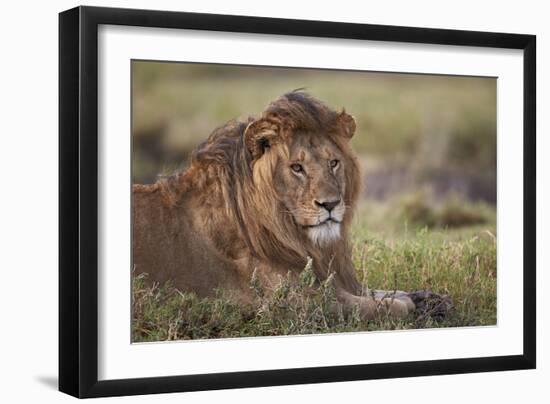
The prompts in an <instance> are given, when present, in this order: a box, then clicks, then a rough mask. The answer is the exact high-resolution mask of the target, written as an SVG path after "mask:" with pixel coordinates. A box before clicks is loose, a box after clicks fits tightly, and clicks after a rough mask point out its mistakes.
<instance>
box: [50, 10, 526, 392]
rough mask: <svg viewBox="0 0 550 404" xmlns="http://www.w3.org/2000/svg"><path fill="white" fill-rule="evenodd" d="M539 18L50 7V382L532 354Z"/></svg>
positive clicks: (180, 378)
mask: <svg viewBox="0 0 550 404" xmlns="http://www.w3.org/2000/svg"><path fill="white" fill-rule="evenodd" d="M535 55H536V39H535V36H532V35H522V34H505V33H489V32H471V31H456V30H444V29H426V28H411V27H396V26H380V25H366V24H349V23H339V22H326V21H307V20H285V19H275V18H263V17H262V18H260V17H245V16H227V15H213V14H196V13H181V12H166V11H152V10H129V9H128V10H126V9H109V8H95V7H78V8H74V9H71V10H68V11H65V12H63V13H61V14H60V16H59V83H60V84H59V98H60V103H59V147H60V161H59V167H60V173H59V178H60V195H59V204H60V206H59V209H60V223H59V227H60V229H59V230H60V240H59V245H60V251H59V260H60V264H59V389H60V390H61V391H63V392H65V393H68V394H70V395H73V396H76V397H82V398H83V397H101V396H115V395H132V394H149V393H163V392H183V391H195V390H210V389H226V388H239V387H256V386H273V385H285V384H299V383H323V382H333V381H347V380H361V379H379V378H394V377H409V376H425V375H440V374H456V373H467V372H487V371H499V370H515V369H518V370H519V369H533V368H535V363H536V359H535V358H536V342H535V334H536V332H535V300H536V299H535V118H536V117H535V99H536V96H535V94H536V92H535V90H536V86H535V66H536V63H535V57H536V56H535Z"/></svg>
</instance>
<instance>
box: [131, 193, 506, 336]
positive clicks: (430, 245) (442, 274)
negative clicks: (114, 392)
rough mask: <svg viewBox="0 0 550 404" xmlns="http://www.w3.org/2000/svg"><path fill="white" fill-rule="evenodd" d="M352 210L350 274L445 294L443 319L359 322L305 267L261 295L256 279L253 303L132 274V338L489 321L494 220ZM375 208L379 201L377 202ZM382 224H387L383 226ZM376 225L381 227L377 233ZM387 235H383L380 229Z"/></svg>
mask: <svg viewBox="0 0 550 404" xmlns="http://www.w3.org/2000/svg"><path fill="white" fill-rule="evenodd" d="M374 205H375V204H374V203H371V204H364V205H363V206H361V208H360V210H359V215H358V220H356V223H355V226H354V229H353V257H354V264H355V268H356V269H357V276H358V277H359V279H360V280H361V281H362V282H363V284H365V285H367V286H368V287H370V288H373V289H387V290H393V289H395V288H398V289H401V290H419V289H427V288H429V289H431V290H432V291H433V292H436V293H442V294H448V295H450V296H451V297H452V299H453V302H454V305H455V309H454V311H453V312H452V313H451V315H450V316H449V317H448V318H446V319H445V320H443V321H435V320H433V319H431V318H429V317H428V318H426V317H423V316H417V315H411V316H409V318H406V319H403V320H395V319H391V318H379V319H376V320H373V321H363V320H361V319H360V318H359V315H358V313H357V312H355V311H352V312H348V313H345V312H344V311H343V310H342V308H341V307H340V305H339V304H338V303H337V302H336V299H335V295H334V289H333V286H332V282H331V280H330V279H329V280H328V281H326V282H323V283H320V284H319V283H318V282H317V281H316V279H315V277H314V275H313V272H312V271H311V269H310V268H307V267H306V268H305V269H304V271H303V273H302V275H301V277H300V281H299V282H298V283H297V284H296V283H291V282H289V280H288V279H287V278H282V279H281V282H280V284H279V286H278V288H277V289H276V290H275V293H273V294H272V295H270V296H269V297H266V294H265V293H263V291H262V290H261V288H260V287H259V285H258V284H257V283H256V282H255V279H254V278H253V279H251V284H250V287H251V288H253V289H254V290H255V292H256V299H255V302H254V303H253V304H251V305H248V306H240V305H237V304H235V303H233V302H232V301H230V300H227V299H224V298H223V293H221V291H220V293H219V295H218V297H216V298H204V299H201V298H198V297H197V296H196V295H195V294H193V293H182V292H180V291H178V290H176V289H175V288H173V287H172V286H171V285H170V284H166V285H158V284H156V285H153V286H147V284H146V282H145V279H144V277H143V276H137V277H134V279H133V307H134V313H133V331H132V333H133V340H134V341H135V342H147V341H165V340H178V339H205V338H232V337H245V336H246V337H253V336H275V335H293V334H313V333H315V334H319V333H337V332H355V331H376V330H396V329H411V328H434V327H462V326H481V325H494V324H496V277H497V274H496V238H495V234H496V232H495V224H494V221H493V222H488V223H485V224H484V225H476V226H467V227H461V228H456V229H450V228H434V229H428V228H427V227H414V226H413V227H409V225H408V224H406V223H405V222H402V221H398V220H397V221H395V222H393V224H392V226H388V224H387V222H386V223H385V224H384V225H383V227H380V225H379V224H377V223H375V222H372V221H370V219H369V218H370V217H371V216H369V215H368V214H366V213H367V212H369V211H372V210H373V209H376V207H375V206H374ZM379 208H381V207H379ZM389 227H394V228H393V229H389ZM380 231H383V233H381V232H380ZM383 235H386V236H383Z"/></svg>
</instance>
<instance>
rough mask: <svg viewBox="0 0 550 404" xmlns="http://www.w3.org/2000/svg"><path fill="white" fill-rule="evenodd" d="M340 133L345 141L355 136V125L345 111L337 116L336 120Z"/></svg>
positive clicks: (353, 120) (352, 118)
mask: <svg viewBox="0 0 550 404" xmlns="http://www.w3.org/2000/svg"><path fill="white" fill-rule="evenodd" d="M336 122H337V126H338V129H339V131H340V133H341V134H342V135H343V136H344V137H345V138H347V139H351V138H352V137H353V135H354V134H355V129H356V127H357V126H356V124H355V118H354V117H353V116H351V115H350V114H348V113H347V112H346V111H345V110H342V112H341V113H340V114H339V115H338V118H337V119H336Z"/></svg>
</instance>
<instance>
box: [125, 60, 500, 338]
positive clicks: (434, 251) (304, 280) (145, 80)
mask: <svg viewBox="0 0 550 404" xmlns="http://www.w3.org/2000/svg"><path fill="white" fill-rule="evenodd" d="M301 87H306V88H307V90H308V91H309V92H310V93H311V94H313V95H314V96H316V97H318V98H319V99H321V100H323V101H325V102H326V103H327V104H329V105H331V106H333V107H335V108H340V107H345V108H346V110H347V111H348V112H350V113H351V114H352V115H354V116H355V118H356V120H357V127H358V131H357V134H356V135H355V137H354V138H353V140H352V142H353V148H354V150H355V151H356V153H357V154H358V157H359V159H360V161H361V165H362V167H363V171H364V173H363V176H364V178H365V184H364V185H365V190H364V193H363V198H362V200H361V202H360V204H359V207H358V211H357V212H356V215H355V220H354V225H353V230H352V232H353V234H352V236H353V237H352V239H353V257H354V264H355V268H356V270H357V275H358V278H359V279H360V280H361V281H362V282H363V284H364V285H365V286H367V287H368V288H372V289H386V290H394V289H400V290H407V291H412V290H420V289H430V290H432V291H433V292H436V293H441V294H447V295H449V296H451V297H452V299H453V303H454V310H453V311H452V312H451V313H450V314H449V316H448V317H447V318H445V319H444V320H442V321H438V320H436V319H432V318H431V317H430V316H426V315H424V313H416V314H414V315H411V316H409V318H406V319H403V320H395V319H390V318H379V319H377V320H374V321H368V322H367V321H363V320H361V319H360V318H359V316H358V313H356V312H352V313H343V312H342V311H341V309H340V308H339V306H338V304H337V302H336V300H335V296H334V290H333V288H332V284H331V282H330V280H329V281H328V282H324V283H321V284H319V283H318V282H317V281H316V279H315V277H314V276H313V273H312V271H311V270H310V269H309V268H305V270H304V271H303V273H302V276H301V277H300V282H299V284H297V285H291V284H290V283H289V282H288V281H287V280H286V279H284V278H283V279H281V283H280V285H279V287H278V288H277V290H276V292H275V293H274V294H273V295H272V296H270V297H269V298H268V297H266V295H265V294H264V293H263V291H262V290H261V288H260V287H259V285H258V284H256V283H255V280H254V279H251V282H250V287H251V288H253V289H254V290H255V292H256V296H257V298H256V301H255V303H254V304H253V305H251V306H246V307H244V306H239V305H236V304H234V303H232V302H231V301H229V300H226V299H224V298H223V291H220V294H219V296H218V297H217V298H210V299H200V298H198V297H197V296H195V295H194V294H192V293H183V292H181V291H178V290H176V289H174V288H173V287H171V286H170V284H166V285H153V286H147V285H146V283H145V281H144V279H143V276H135V277H134V278H133V309H134V310H133V322H132V324H133V327H132V336H133V340H134V341H136V342H146V341H159V340H174V339H202V338H227V337H240V336H263V335H289V334H311V333H334V332H351V331H367V330H369V331H370V330H373V331H374V330H393V329H409V328H434V327H460V326H479V325H494V324H496V315H497V311H496V279H497V269H496V268H497V266H496V236H497V233H496V207H495V202H496V82H495V80H493V79H483V78H464V77H444V76H419V75H393V74H380V73H368V74H365V73H353V72H345V73H343V72H328V71H303V70H296V69H292V70H289V69H280V70H278V69H260V70H258V69H254V68H246V69H243V68H239V67H224V66H204V65H189V64H170V63H150V62H134V65H133V97H134V98H133V122H132V124H133V130H132V139H133V147H134V149H133V150H134V155H133V166H132V173H133V177H134V182H136V183H144V182H151V181H154V179H155V178H156V176H157V175H158V174H159V173H161V174H162V173H169V172H172V171H173V170H174V169H177V168H180V167H184V166H185V163H186V160H187V159H188V157H189V155H190V152H191V151H192V150H193V148H194V147H195V146H196V145H197V144H198V143H199V142H200V141H202V140H204V139H205V138H206V137H207V136H208V134H209V133H210V132H211V131H212V130H213V129H214V128H215V127H217V126H219V125H222V124H223V123H225V122H226V121H227V120H229V119H232V118H239V117H241V118H244V117H247V116H248V115H257V114H259V113H260V112H261V110H262V109H263V107H264V106H265V105H266V104H267V103H268V102H269V101H270V100H272V99H274V98H276V97H277V96H278V95H280V94H282V93H284V92H286V91H289V90H292V89H295V88H301Z"/></svg>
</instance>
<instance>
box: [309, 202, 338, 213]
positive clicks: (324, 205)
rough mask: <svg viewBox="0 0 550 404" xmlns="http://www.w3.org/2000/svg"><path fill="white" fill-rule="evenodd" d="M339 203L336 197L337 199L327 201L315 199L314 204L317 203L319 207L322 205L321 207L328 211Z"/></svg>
mask: <svg viewBox="0 0 550 404" xmlns="http://www.w3.org/2000/svg"><path fill="white" fill-rule="evenodd" d="M339 204H340V199H338V200H337V201H327V202H319V201H315V205H317V206H319V207H322V208H325V209H326V210H328V211H329V212H330V211H331V210H332V209H334V208H335V207H336V206H338V205H339Z"/></svg>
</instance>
